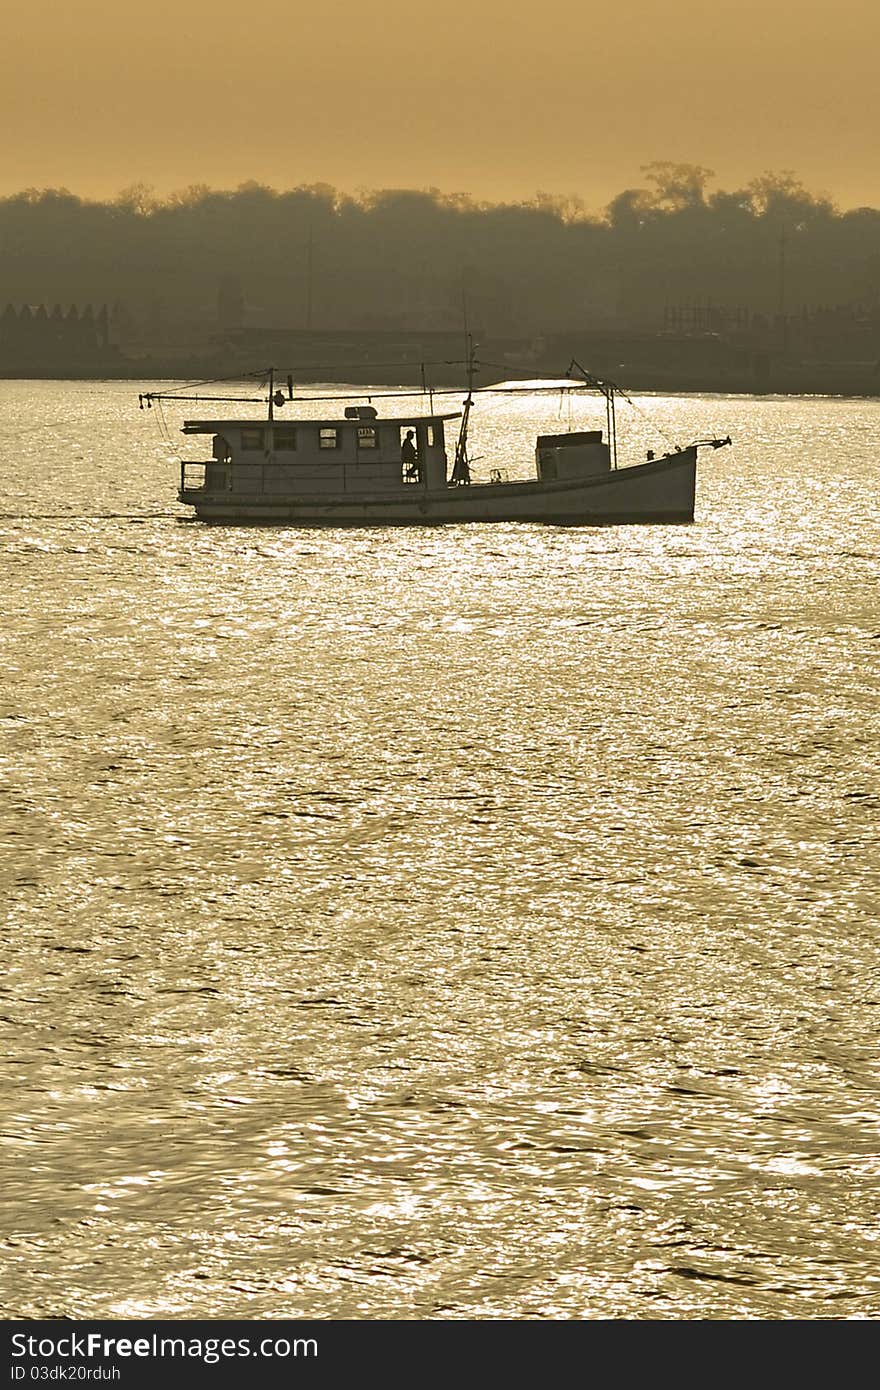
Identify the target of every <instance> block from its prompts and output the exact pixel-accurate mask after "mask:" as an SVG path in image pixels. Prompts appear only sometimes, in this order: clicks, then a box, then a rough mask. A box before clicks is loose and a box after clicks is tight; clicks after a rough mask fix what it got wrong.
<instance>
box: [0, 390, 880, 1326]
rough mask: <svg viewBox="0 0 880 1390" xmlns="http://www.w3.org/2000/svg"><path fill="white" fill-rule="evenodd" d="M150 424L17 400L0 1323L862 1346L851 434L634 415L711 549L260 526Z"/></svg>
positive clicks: (562, 409)
mask: <svg viewBox="0 0 880 1390" xmlns="http://www.w3.org/2000/svg"><path fill="white" fill-rule="evenodd" d="M138 389H143V388H142V386H140V385H139V384H137V383H134V384H126V383H45V382H43V383H27V382H5V383H2V384H0V400H2V416H0V439H2V446H3V467H2V472H0V513H2V515H0V536H2V543H3V549H4V559H3V576H4V577H3V585H2V595H0V602H2V607H3V626H2V633H0V640H2V650H0V658H2V671H3V679H2V683H0V727H2V733H3V738H2V784H0V818H2V889H3V899H4V912H3V927H2V951H3V975H2V1000H0V1014H2V1027H3V1030H4V1052H3V1058H4V1063H5V1066H4V1074H5V1085H4V1119H3V1126H2V1128H3V1145H4V1157H5V1165H6V1170H5V1176H4V1178H3V1192H4V1213H5V1220H4V1228H5V1230H4V1244H3V1256H4V1258H3V1269H4V1274H3V1286H2V1301H0V1312H2V1314H3V1315H4V1316H6V1317H7V1318H9V1317H43V1318H46V1317H59V1316H64V1317H72V1318H89V1317H91V1318H96V1317H109V1318H128V1317H147V1318H150V1317H157V1318H160V1317H161V1318H190V1317H191V1318H201V1317H228V1318H241V1319H245V1318H268V1317H279V1318H286V1317H306V1318H324V1319H342V1318H358V1319H438V1318H440V1319H468V1318H470V1319H496V1318H516V1319H571V1318H578V1319H589V1318H628V1319H646V1318H664V1319H672V1318H676V1319H682V1318H715V1319H733V1318H762V1319H766V1318H772V1319H779V1318H801V1319H803V1318H874V1317H877V1316H878V1315H880V1266H878V1261H877V1233H878V1229H880V1221H878V1218H880V1157H878V1154H880V1096H878V1068H877V1036H878V1032H880V979H878V965H880V937H878V895H877V887H878V852H877V827H878V821H880V817H878V803H880V796H878V772H877V752H878V720H877V707H878V706H877V694H878V689H877V687H878V680H877V675H878V657H880V602H878V598H880V595H878V552H880V512H878V483H880V402H878V401H861V402H846V401H840V400H815V399H813V400H787V401H786V400H774V399H764V400H760V399H733V398H720V397H716V398H710V397H703V398H699V397H691V398H678V399H673V398H663V397H655V398H652V399H648V398H643V399H640V400H639V401H638V402H637V404H638V405H639V406H640V407H641V409H642V410H643V411H644V412H646V414H645V415H642V414H641V413H638V414H636V415H635V417H634V419H633V421H632V422H630V421H629V420H628V419H627V417H626V415H625V414H624V415H622V418H621V436H622V438H621V449H622V456H623V458H624V460H625V458H626V456H627V451H629V456H630V457H631V458H632V461H639V460H640V459H641V458H642V457H644V449H645V447H656V446H657V444H658V439H657V437H656V435H652V434H651V429H650V426H649V424H648V422H647V420H648V417H650V418H651V419H653V420H655V421H657V422H659V424H660V426H661V427H662V428H663V429H664V430H665V431H666V432H667V434H669V435H670V437H671V438H673V439H674V440H676V441H678V442H681V443H683V444H686V443H688V442H690V440H691V439H692V438H695V437H702V436H704V435H706V434H711V433H716V432H720V433H722V434H726V433H728V432H730V434H731V435H732V436H733V439H734V447H733V449H732V450H729V449H728V450H723V451H720V452H719V453H713V454H708V455H707V454H701V456H700V467H699V478H698V489H697V519H696V522H695V524H694V525H693V526H692V527H656V528H651V527H621V528H608V529H603V530H593V529H556V528H541V527H538V526H531V525H498V526H482V525H474V526H464V527H455V526H452V527H442V528H432V529H425V530H419V529H414V530H383V529H371V530H352V531H337V530H326V531H318V530H315V531H308V530H297V529H265V530H246V529H237V528H234V527H229V528H226V527H220V528H209V527H204V526H201V525H199V524H198V523H194V522H192V521H190V520H188V519H187V515H186V511H185V509H184V508H182V507H180V506H179V505H178V504H177V502H176V501H175V487H176V464H175V462H174V451H175V450H176V449H177V447H178V444H177V438H178V436H177V435H176V427H177V425H178V424H179V418H178V417H177V416H174V417H173V418H172V416H170V415H169V417H168V419H169V424H170V428H171V434H170V439H171V441H172V442H171V444H170V445H169V443H168V442H166V440H165V438H164V437H163V435H162V434H161V433H160V432H159V431H158V430H157V428H156V425H157V419H156V418H155V417H154V416H153V415H151V414H150V413H149V412H144V413H143V414H141V413H139V412H138V410H137V399H136V396H137V391H138ZM377 404H380V403H379V402H378V401H377ZM380 408H381V407H380ZM480 410H483V412H484V413H483V415H482V417H481V414H480ZM480 410H478V411H477V416H476V418H475V423H474V437H473V440H472V448H473V452H474V453H475V454H479V455H482V459H481V461H480V462H478V464H477V465H476V472H477V473H478V474H479V473H480V472H481V471H484V472H488V468H489V467H490V466H492V465H495V464H500V465H501V466H502V467H503V468H504V469H505V470H507V471H508V472H509V474H510V476H518V475H525V473H526V472H528V470H529V468H530V467H531V463H532V457H533V450H534V438H535V434H536V433H537V432H539V431H541V430H547V429H550V430H558V429H561V428H566V427H567V425H568V424H569V423H572V424H573V425H574V426H575V427H579V426H584V427H590V426H592V425H598V424H601V423H602V420H601V419H599V416H598V413H597V412H596V410H595V406H593V405H592V404H589V405H588V404H587V403H586V402H584V403H583V404H581V403H575V404H574V406H572V405H571V404H570V403H568V402H561V401H558V400H557V399H556V398H555V397H544V396H530V397H527V398H525V399H523V400H519V399H517V400H515V401H510V400H503V399H502V400H500V401H499V402H498V403H496V404H495V405H487V406H485V407H481V408H480ZM200 411H201V413H204V408H203V407H202V408H199V407H197V408H196V413H197V414H198V413H199V412H200ZM660 442H661V443H662V441H660ZM180 443H181V444H183V445H184V446H186V445H187V443H188V442H187V441H186V440H183V439H182V438H181V439H180ZM195 444H196V449H198V441H195ZM189 456H190V457H195V456H196V454H194V453H192V452H190V454H189Z"/></svg>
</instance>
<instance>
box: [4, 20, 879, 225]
mask: <svg viewBox="0 0 880 1390" xmlns="http://www.w3.org/2000/svg"><path fill="white" fill-rule="evenodd" d="M3 27H4V42H3V45H2V56H0V118H2V129H3V135H4V139H3V155H2V161H0V195H4V194H9V193H15V192H18V191H20V190H21V189H24V188H30V187H36V188H44V187H66V188H68V189H70V190H71V191H72V192H74V193H77V194H79V195H80V196H82V197H90V198H110V197H113V196H115V195H116V194H117V193H118V192H119V191H120V190H121V189H123V188H125V187H127V186H129V185H131V184H133V183H146V184H148V185H151V186H152V187H154V188H155V190H156V192H157V193H160V194H165V193H168V192H170V191H172V190H174V189H181V188H184V187H186V186H188V185H190V184H194V183H205V184H208V185H210V186H211V187H215V188H234V187H236V186H237V185H238V184H240V183H243V182H245V181H247V180H249V179H255V180H257V181H258V182H262V183H267V184H269V185H271V186H272V187H274V188H278V189H283V188H291V187H295V186H297V185H300V184H310V183H328V184H332V185H333V186H334V187H336V188H339V189H341V190H344V191H347V192H357V191H358V190H359V189H374V188H429V187H436V188H439V189H441V190H443V191H444V192H467V193H470V194H471V195H473V196H474V197H475V198H485V199H489V200H492V201H501V200H508V199H510V200H515V199H519V198H528V197H531V196H532V195H533V194H534V193H535V192H536V191H538V190H542V191H544V192H548V193H554V194H563V195H571V194H573V195H576V196H578V197H581V198H582V199H583V200H584V202H585V203H586V205H587V207H588V208H589V209H590V210H599V209H600V208H601V207H603V206H604V205H605V204H606V203H607V202H608V200H609V199H610V198H611V197H613V196H614V195H615V194H616V193H618V192H620V191H621V189H623V188H626V187H632V186H638V185H640V184H641V183H642V176H641V174H640V172H639V166H640V165H643V164H647V163H649V162H650V161H652V160H660V159H671V160H676V161H684V162H688V163H697V164H703V165H708V166H709V167H710V168H712V169H714V170H715V172H716V175H717V177H716V179H715V181H714V186H716V187H723V188H734V187H738V186H740V185H741V184H743V183H745V182H747V181H748V180H749V179H750V178H753V177H755V176H757V175H759V174H761V173H763V172H765V171H767V170H773V171H781V170H792V171H793V172H794V173H795V174H796V175H797V176H798V177H799V178H801V179H802V180H803V182H804V183H805V184H806V185H807V187H808V188H809V189H810V190H811V191H812V192H817V193H818V192H824V193H827V194H829V195H830V196H831V197H832V198H833V199H834V200H835V202H837V203H838V204H839V205H840V206H841V207H842V208H847V207H853V206H858V205H870V206H872V207H878V206H880V0H836V3H824V2H823V3H821V4H820V3H818V0H665V3H660V2H659V0H626V3H622V4H619V5H617V6H608V5H599V4H585V3H578V4H575V5H572V4H566V5H553V6H551V5H548V4H535V3H534V2H533V0H530V2H529V3H522V2H521V3H520V4H516V5H508V4H502V3H500V0H470V3H465V0H448V3H446V4H444V5H441V6H438V7H436V8H435V9H431V8H430V7H428V6H425V5H414V4H404V3H402V0H373V3H372V4H366V3H361V2H360V0H358V2H357V3H356V0H316V3H315V4H309V5H306V4H303V3H302V0H285V2H284V3H281V0H265V2H264V3H263V4H260V5H246V4H243V3H242V2H241V0H178V2H177V3H170V0H152V3H146V4H142V5H134V4H131V3H129V2H128V0H117V3H116V5H115V7H114V5H113V4H112V3H107V0H68V2H67V3H66V4H64V5H61V6H58V7H55V6H53V7H51V8H46V7H45V6H37V5H34V4H29V5H21V4H20V5H18V6H17V7H16V12H15V13H14V14H9V13H8V12H7V18H6V19H5V20H4V26H3Z"/></svg>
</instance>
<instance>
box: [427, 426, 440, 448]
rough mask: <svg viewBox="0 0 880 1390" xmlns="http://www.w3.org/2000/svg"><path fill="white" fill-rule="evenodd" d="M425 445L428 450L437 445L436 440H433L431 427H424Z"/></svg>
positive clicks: (432, 427)
mask: <svg viewBox="0 0 880 1390" xmlns="http://www.w3.org/2000/svg"><path fill="white" fill-rule="evenodd" d="M425 443H426V444H427V446H428V448H429V449H433V447H434V445H435V444H436V443H437V440H436V439H435V438H434V426H433V425H426V426H425Z"/></svg>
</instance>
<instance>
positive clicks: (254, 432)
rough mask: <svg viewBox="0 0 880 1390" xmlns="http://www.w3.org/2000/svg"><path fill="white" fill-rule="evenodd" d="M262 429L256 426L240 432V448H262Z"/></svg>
mask: <svg viewBox="0 0 880 1390" xmlns="http://www.w3.org/2000/svg"><path fill="white" fill-rule="evenodd" d="M263 437H264V431H263V430H261V429H258V428H256V427H254V428H251V429H243V430H242V432H241V447H242V449H262V448H263Z"/></svg>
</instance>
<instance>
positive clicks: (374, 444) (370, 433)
mask: <svg viewBox="0 0 880 1390" xmlns="http://www.w3.org/2000/svg"><path fill="white" fill-rule="evenodd" d="M378 447H379V431H378V430H377V429H376V426H375V425H358V448H359V449H378Z"/></svg>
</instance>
